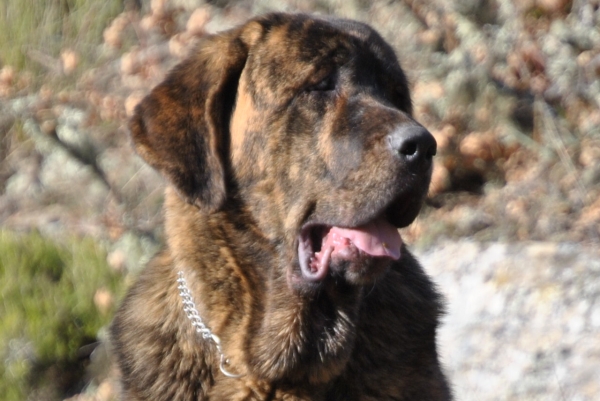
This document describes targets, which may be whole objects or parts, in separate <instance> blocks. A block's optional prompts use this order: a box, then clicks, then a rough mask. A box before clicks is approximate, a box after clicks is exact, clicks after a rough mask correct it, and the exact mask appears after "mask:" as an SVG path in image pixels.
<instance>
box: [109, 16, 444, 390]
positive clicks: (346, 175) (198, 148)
mask: <svg viewBox="0 0 600 401" xmlns="http://www.w3.org/2000/svg"><path fill="white" fill-rule="evenodd" d="M411 113H412V106H411V99H410V95H409V88H408V84H407V79H406V77H405V75H404V73H403V71H402V69H401V67H400V65H399V63H398V61H397V58H396V56H395V54H394V51H393V50H392V49H391V47H390V46H389V45H388V44H387V43H386V42H385V41H384V40H383V39H382V38H381V37H380V35H379V34H377V33H376V32H375V31H374V30H373V29H372V28H370V27H369V26H367V25H365V24H363V23H359V22H355V21H350V20H344V19H336V18H329V17H314V16H308V15H297V14H285V13H273V14H268V15H265V16H261V17H257V18H254V19H252V20H250V21H248V22H247V23H245V24H244V25H242V26H240V27H237V28H234V29H231V30H229V31H225V32H222V33H219V34H215V35H212V36H207V37H205V38H204V39H202V40H201V43H199V45H198V47H197V49H195V51H194V52H193V53H192V54H191V55H190V56H189V57H188V58H187V59H186V60H184V61H182V62H181V63H180V64H179V65H178V66H176V67H175V68H174V69H173V70H172V71H171V72H170V73H169V75H168V76H167V77H166V79H165V80H164V81H163V82H162V83H160V84H159V85H158V86H157V87H156V88H154V89H153V90H152V92H151V93H150V94H149V95H148V96H147V97H146V98H144V99H143V100H142V102H141V103H140V104H139V105H138V106H137V108H136V110H135V114H134V116H133V117H132V119H131V122H130V130H131V135H132V141H133V143H134V146H135V150H136V152H137V153H138V154H139V155H140V156H141V157H142V158H143V159H145V161H146V162H147V163H148V164H150V165H151V166H153V167H154V168H155V169H157V170H158V171H159V172H160V173H161V174H162V175H163V176H164V177H165V178H166V180H167V182H168V186H167V189H166V195H165V205H164V209H165V226H166V227H165V232H166V247H165V249H164V251H162V253H160V254H159V255H158V256H156V257H155V258H154V259H153V260H152V261H151V262H150V263H149V265H148V266H147V267H146V268H145V269H144V271H143V272H142V273H141V275H140V277H139V278H138V281H137V282H136V284H134V285H133V286H132V288H131V289H130V290H129V293H128V295H127V296H126V298H125V299H124V301H123V303H122V305H121V307H120V309H119V310H118V312H117V314H116V316H115V318H114V321H113V323H112V325H111V338H112V343H113V347H114V350H115V355H116V360H117V364H118V366H119V370H120V378H121V383H122V392H123V399H127V400H334V401H335V400H345V401H352V400H450V399H451V391H450V388H449V384H448V382H447V380H446V379H445V376H444V374H443V371H442V369H441V366H440V363H439V360H438V355H437V351H436V328H437V326H438V320H439V317H440V315H441V314H442V299H441V297H440V295H439V294H438V293H437V292H436V289H435V287H434V285H433V284H432V282H431V281H430V279H429V278H428V277H427V275H426V274H425V273H424V271H423V269H422V268H421V266H420V265H419V264H418V262H417V261H416V260H415V258H414V257H413V256H412V255H411V253H410V252H409V251H408V250H407V248H406V246H405V245H404V243H403V242H402V239H401V237H400V235H399V234H398V228H400V227H405V226H407V225H408V224H410V223H411V222H412V221H413V220H414V219H415V217H416V216H417V214H418V212H419V210H420V208H421V205H422V203H423V199H424V197H425V196H426V193H427V191H428V186H429V181H430V177H431V169H432V158H433V156H434V155H435V153H436V142H435V139H434V138H433V136H432V135H431V134H430V133H429V132H428V131H427V130H426V129H425V128H424V127H423V126H421V125H420V124H418V123H417V122H416V121H415V120H414V119H413V117H412V114H411Z"/></svg>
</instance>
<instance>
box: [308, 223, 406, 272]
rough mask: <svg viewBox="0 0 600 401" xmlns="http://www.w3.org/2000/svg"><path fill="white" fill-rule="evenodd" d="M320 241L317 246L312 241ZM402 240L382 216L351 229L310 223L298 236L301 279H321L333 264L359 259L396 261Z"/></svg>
mask: <svg viewBox="0 0 600 401" xmlns="http://www.w3.org/2000/svg"><path fill="white" fill-rule="evenodd" d="M318 240H320V241H321V244H320V246H319V244H318V243H316V241H318ZM401 245H402V238H401V237H400V234H399V233H398V231H397V229H396V228H395V227H394V226H393V225H392V224H391V223H390V222H389V221H387V220H386V219H384V218H383V217H382V216H378V217H376V218H374V219H371V220H370V221H369V222H367V223H365V224H361V225H357V226H355V227H348V228H346V227H342V226H336V225H329V224H327V225H325V224H317V223H310V224H306V225H304V227H303V228H302V229H301V230H300V234H299V236H298V261H299V265H300V273H301V275H302V278H304V279H305V280H307V281H309V282H319V281H322V280H324V279H325V278H326V277H327V275H328V272H329V270H330V269H331V267H332V266H331V263H332V262H333V261H338V262H339V261H353V260H358V259H359V258H361V257H368V258H389V259H392V260H398V259H399V258H400V256H401V255H400V248H401Z"/></svg>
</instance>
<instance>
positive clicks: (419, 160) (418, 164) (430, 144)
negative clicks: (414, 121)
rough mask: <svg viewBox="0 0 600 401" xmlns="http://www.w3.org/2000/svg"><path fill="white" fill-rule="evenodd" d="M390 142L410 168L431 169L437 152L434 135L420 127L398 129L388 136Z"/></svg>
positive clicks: (393, 149)
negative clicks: (432, 160)
mask: <svg viewBox="0 0 600 401" xmlns="http://www.w3.org/2000/svg"><path fill="white" fill-rule="evenodd" d="M388 142H389V144H390V147H391V149H392V151H393V152H395V153H396V154H397V155H398V156H399V157H400V158H401V159H402V161H403V162H404V163H406V165H407V166H408V167H409V168H411V169H417V170H420V171H423V170H428V169H429V168H430V167H431V159H432V158H433V156H435V154H436V152H437V143H436V142H435V138H434V137H433V135H431V134H430V133H429V131H427V130H426V129H425V128H423V127H421V126H418V125H412V126H408V127H399V128H397V129H396V130H394V132H392V133H391V134H390V135H389V136H388Z"/></svg>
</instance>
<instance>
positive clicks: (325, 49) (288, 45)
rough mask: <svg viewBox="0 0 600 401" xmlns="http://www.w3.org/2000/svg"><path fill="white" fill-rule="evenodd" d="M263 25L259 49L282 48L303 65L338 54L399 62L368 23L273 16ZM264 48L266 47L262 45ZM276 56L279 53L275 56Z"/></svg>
mask: <svg viewBox="0 0 600 401" xmlns="http://www.w3.org/2000/svg"><path fill="white" fill-rule="evenodd" d="M260 23H261V25H262V26H263V34H262V35H261V36H262V38H261V39H260V40H259V43H257V44H258V48H261V47H263V48H264V47H265V46H266V47H268V48H269V49H270V50H273V49H278V50H279V52H280V55H287V56H295V60H298V61H301V62H311V61H312V62H314V61H315V60H317V59H319V58H324V57H328V58H330V57H332V56H333V57H335V56H336V55H337V54H339V53H342V55H343V54H346V55H347V54H348V53H350V52H351V53H352V54H356V53H357V52H358V53H371V54H370V56H372V57H375V58H378V59H389V60H390V61H391V60H393V61H395V60H396V57H395V55H394V52H393V51H392V50H391V48H389V46H388V45H387V44H386V43H385V41H384V40H383V39H382V38H381V37H380V36H379V34H378V33H377V32H375V31H374V30H373V29H372V28H371V27H369V26H368V25H366V24H363V23H360V22H357V21H351V20H344V19H339V18H334V17H313V16H310V17H309V16H305V15H294V16H293V17H290V16H286V15H281V16H280V15H271V16H269V18H266V19H263V20H261V21H260ZM261 45H262V46H261ZM274 55H275V54H274Z"/></svg>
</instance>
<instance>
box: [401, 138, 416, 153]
mask: <svg viewBox="0 0 600 401" xmlns="http://www.w3.org/2000/svg"><path fill="white" fill-rule="evenodd" d="M418 149H419V146H418V145H417V143H416V142H415V141H405V142H404V143H402V145H400V149H399V150H398V151H399V152H400V154H402V155H404V156H414V154H415V153H417V150H418Z"/></svg>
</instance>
